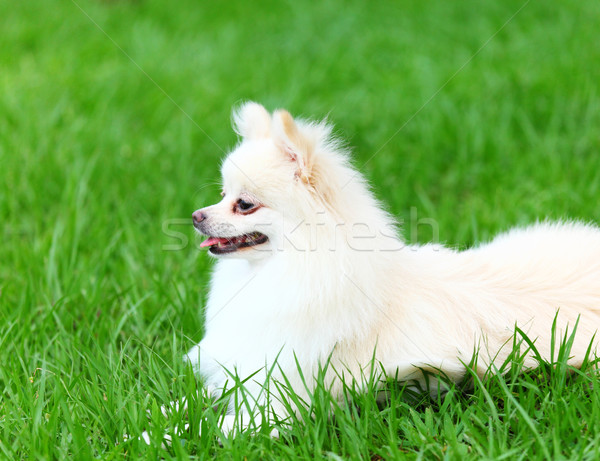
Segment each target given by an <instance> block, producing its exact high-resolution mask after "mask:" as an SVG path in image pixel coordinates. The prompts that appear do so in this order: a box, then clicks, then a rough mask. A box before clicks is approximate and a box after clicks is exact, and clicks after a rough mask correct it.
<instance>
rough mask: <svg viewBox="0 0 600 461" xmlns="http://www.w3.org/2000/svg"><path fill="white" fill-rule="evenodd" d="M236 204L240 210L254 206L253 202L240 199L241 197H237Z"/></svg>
mask: <svg viewBox="0 0 600 461" xmlns="http://www.w3.org/2000/svg"><path fill="white" fill-rule="evenodd" d="M237 205H238V208H239V209H240V210H241V211H248V210H250V209H252V208H254V203H251V202H246V201H245V200H242V199H239V200H238V201H237Z"/></svg>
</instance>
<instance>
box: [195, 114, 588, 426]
mask: <svg viewBox="0 0 600 461" xmlns="http://www.w3.org/2000/svg"><path fill="white" fill-rule="evenodd" d="M234 125H235V129H236V131H237V132H238V134H239V135H240V136H241V142H240V144H239V145H238V146H237V148H236V149H235V150H234V151H233V152H232V153H231V154H230V155H229V156H228V157H227V159H226V160H225V162H224V163H223V166H222V175H223V187H224V193H225V195H224V198H223V200H222V201H221V202H220V203H218V204H216V205H213V206H210V207H207V208H204V209H203V210H202V212H203V213H204V214H205V216H206V221H205V222H204V227H203V229H202V231H203V233H206V234H209V235H212V236H217V237H234V236H236V235H240V234H246V233H251V232H255V231H258V232H261V233H263V234H265V235H267V236H268V238H269V240H268V242H267V243H265V244H262V245H260V246H257V247H251V248H246V249H243V250H240V251H237V252H235V253H233V254H232V255H230V256H224V257H222V258H219V260H218V262H217V264H216V267H215V269H214V273H213V276H212V281H211V287H210V294H209V297H208V304H207V306H206V335H205V337H204V339H203V340H202V341H201V342H200V343H199V344H198V345H197V346H195V347H194V348H193V349H192V350H191V351H190V352H189V354H188V355H187V357H188V359H189V360H190V361H191V363H192V364H193V365H194V366H195V367H196V368H197V370H198V371H199V373H200V374H201V375H202V376H204V377H205V379H206V382H207V384H208V386H209V387H210V388H211V389H214V390H215V391H216V392H217V393H218V392H219V390H220V389H222V388H223V386H224V385H225V383H226V382H229V384H230V385H231V383H232V379H231V374H230V373H235V374H237V375H238V376H239V377H240V378H242V379H244V378H246V377H249V376H251V375H253V374H254V373H256V372H257V371H259V372H258V374H256V375H254V376H253V377H252V378H251V379H250V380H248V381H247V383H246V388H247V390H248V392H250V394H251V395H252V396H254V397H255V398H257V400H258V402H259V403H260V402H264V392H262V389H263V385H264V384H265V376H266V373H267V372H266V370H268V369H270V368H273V367H272V365H273V363H274V361H275V360H276V359H277V363H278V367H276V368H274V372H273V376H272V379H279V378H280V372H283V373H284V374H285V375H286V377H287V378H288V379H289V380H290V382H291V385H292V387H293V388H294V391H296V392H298V393H300V394H301V395H306V391H305V390H304V385H303V384H302V382H301V379H300V375H299V372H298V365H299V366H300V367H301V370H302V372H303V374H304V375H305V376H306V377H308V379H307V383H308V384H309V386H310V385H311V383H312V380H311V379H310V377H311V376H312V375H314V374H315V373H316V372H317V370H318V368H319V365H320V364H322V363H323V362H324V361H325V360H327V359H328V358H329V357H330V358H331V366H332V368H335V369H337V370H344V373H345V374H346V376H348V375H347V374H348V373H350V374H351V375H352V377H354V378H356V379H357V380H359V381H360V380H361V377H362V376H364V375H365V374H367V375H368V373H369V367H370V366H371V364H372V363H373V361H372V358H373V354H374V353H375V363H376V365H379V364H380V365H381V366H383V368H384V369H385V370H386V372H387V373H388V374H389V375H390V376H398V377H399V378H400V379H418V377H419V373H418V371H417V369H418V368H424V369H440V370H442V371H443V372H444V373H445V374H446V375H448V376H449V377H451V378H453V379H460V378H461V377H462V376H463V374H464V372H465V367H464V365H463V363H465V362H469V361H470V359H471V357H472V355H473V352H474V350H475V349H478V350H479V360H478V368H477V372H478V373H479V374H483V373H484V372H485V371H486V369H487V368H488V366H489V365H491V364H492V363H494V364H497V363H501V362H503V361H504V360H505V359H506V357H507V354H508V353H509V352H511V351H512V345H511V344H510V343H511V341H510V340H511V338H512V336H513V334H514V331H515V325H517V326H519V327H520V328H521V329H523V330H524V331H525V332H526V333H527V335H528V336H529V337H530V338H531V339H535V344H536V347H537V349H538V350H539V351H540V353H541V354H542V356H543V357H545V358H546V359H550V336H551V331H552V322H553V320H554V318H555V315H556V314H557V311H558V316H557V326H558V333H559V334H562V333H564V332H565V331H566V329H567V326H568V327H569V331H572V329H573V327H574V326H575V323H576V321H577V319H578V316H580V320H579V324H578V327H577V334H576V339H575V342H574V345H573V347H572V350H571V353H572V359H571V360H570V363H571V364H572V365H575V366H577V365H580V364H581V362H582V359H583V357H584V355H585V353H586V350H587V348H588V346H589V345H590V341H591V340H592V338H593V336H594V334H595V333H596V331H597V329H598V327H599V326H600V230H599V229H598V227H596V226H593V225H588V224H581V223H577V222H562V223H539V224H535V225H533V226H531V227H528V228H524V229H514V230H511V231H510V232H507V233H505V234H502V235H500V236H498V237H497V238H495V239H494V240H493V241H492V242H491V243H488V244H485V245H481V246H479V247H476V248H473V249H470V250H466V251H462V252H459V251H454V250H452V249H448V248H444V247H441V246H436V245H425V246H412V245H405V244H404V243H403V242H402V240H401V239H400V237H398V234H397V230H396V223H395V222H394V220H393V219H392V218H391V217H390V216H389V215H388V214H387V213H386V212H385V211H383V209H382V207H381V206H380V204H379V203H378V202H377V200H376V199H375V198H374V196H373V194H372V193H371V192H370V190H369V187H368V185H367V184H366V182H365V180H364V178H363V177H362V176H361V175H360V174H359V173H358V172H357V171H356V170H355V169H354V168H353V167H352V166H351V165H350V162H349V158H348V154H347V152H346V151H345V150H344V149H343V148H342V147H340V145H339V144H338V143H337V142H335V141H334V140H333V139H332V137H331V129H330V127H329V126H328V125H327V124H325V123H311V122H306V121H301V120H294V119H292V117H291V116H290V115H289V113H287V112H285V111H281V110H280V111H276V112H274V113H273V114H272V115H271V114H269V113H268V112H267V111H266V110H265V109H264V108H263V107H262V106H260V105H258V104H256V103H246V104H244V105H243V106H242V107H241V109H240V110H239V111H238V112H236V113H235V114H234ZM240 196H244V197H250V198H252V200H254V201H255V202H256V203H260V204H261V205H263V206H262V208H260V209H258V210H257V211H256V212H255V213H252V214H249V215H241V214H239V213H235V212H234V211H233V206H234V204H235V202H236V200H238V198H239V197H240ZM507 343H508V345H507ZM595 350H596V349H595V343H594V347H593V349H592V352H595ZM296 361H297V362H296ZM526 364H527V365H529V366H535V361H534V359H533V358H531V357H530V358H528V359H527V361H526ZM327 379H330V384H331V385H332V387H331V389H332V392H333V393H339V392H340V383H339V379H336V377H335V374H334V373H332V374H331V376H329V377H328V378H327ZM276 400H277V399H274V400H272V401H271V404H273V405H274V411H275V412H276V413H284V410H283V408H281V407H278V405H277V403H276ZM232 411H233V408H232ZM241 412H242V413H244V412H250V413H252V409H248V408H247V407H243V408H242V409H241ZM249 416H252V415H246V420H248V419H249V418H248V417H249ZM280 416H282V415H280ZM230 418H232V417H230ZM226 425H229V426H231V419H230V420H229V422H227V421H226Z"/></svg>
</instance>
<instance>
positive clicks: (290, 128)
mask: <svg viewBox="0 0 600 461" xmlns="http://www.w3.org/2000/svg"><path fill="white" fill-rule="evenodd" d="M271 129H272V136H273V140H274V141H275V144H276V145H277V146H278V147H279V148H280V149H281V150H282V152H283V153H284V154H286V155H287V156H288V158H289V159H290V160H291V161H292V162H295V163H296V167H297V169H296V177H297V178H300V179H301V180H302V181H303V182H305V183H306V184H309V183H310V182H311V181H310V178H311V169H312V156H313V151H314V146H313V145H312V143H311V142H310V140H309V139H307V137H305V136H304V135H303V134H302V132H301V131H300V129H299V128H298V125H297V124H296V122H295V121H294V119H293V118H292V116H291V115H290V113H289V112H287V111H285V110H281V109H280V110H276V111H275V112H274V113H273V123H272V128H271Z"/></svg>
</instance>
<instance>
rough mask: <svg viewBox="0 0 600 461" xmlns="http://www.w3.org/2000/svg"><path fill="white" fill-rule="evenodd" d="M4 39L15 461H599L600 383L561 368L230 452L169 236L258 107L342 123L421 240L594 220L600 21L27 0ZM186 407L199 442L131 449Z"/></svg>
mask: <svg viewBox="0 0 600 461" xmlns="http://www.w3.org/2000/svg"><path fill="white" fill-rule="evenodd" d="M523 5H525V6H524V7H523V8H522V10H521V11H520V12H519V13H518V14H517V15H516V16H515V17H514V18H513V19H512V20H511V21H509V22H508V24H506V26H505V27H503V28H502V26H503V25H504V24H505V23H506V22H507V20H509V19H510V18H511V16H512V15H513V14H514V13H515V12H517V11H518V10H519V8H521V7H522V6H523ZM78 6H79V7H80V8H79V7H78ZM82 10H83V11H82ZM84 12H85V14H84ZM92 21H93V22H92ZM94 23H96V24H97V25H98V26H99V27H100V28H101V29H102V30H103V31H104V32H105V33H103V32H102V31H101V30H100V28H99V27H97V26H96V25H95V24H94ZM500 29H501V30H500ZM0 30H2V33H1V34H0V220H1V225H0V232H1V236H2V239H1V241H0V457H4V458H7V459H22V458H28V459H56V458H72V459H88V458H92V457H98V458H102V459H115V458H131V459H135V458H138V457H147V458H149V459H155V458H157V457H163V458H165V459H170V458H171V457H173V458H188V457H197V458H202V457H205V458H206V457H216V458H221V459H231V458H233V459H241V458H243V457H247V459H259V458H262V459H279V458H298V457H304V458H330V459H340V458H343V459H348V458H350V459H358V458H361V459H368V458H372V459H381V458H384V459H390V458H396V457H397V458H403V457H407V458H410V459H412V458H420V459H436V458H437V459H468V458H472V459H475V458H490V459H491V458H494V459H501V458H503V457H504V458H509V459H519V458H520V459H535V458H538V459H543V458H547V457H551V458H555V459H558V458H569V459H598V457H599V456H600V435H598V434H600V415H599V413H600V405H599V403H600V402H599V400H600V380H599V378H598V376H596V375H595V374H593V373H578V372H575V373H571V374H567V373H566V371H565V370H564V367H557V368H556V369H554V368H552V367H545V368H543V369H541V370H540V371H539V372H538V373H529V374H525V375H521V374H519V373H518V371H519V370H518V366H514V367H513V368H515V369H514V370H512V371H510V372H509V373H508V374H507V376H506V377H505V378H501V377H492V378H490V380H489V382H486V383H485V384H484V385H481V384H480V383H477V382H476V383H475V385H474V389H473V390H471V391H466V390H463V389H462V388H461V387H460V386H458V387H453V388H452V389H451V390H450V392H449V393H448V394H447V395H446V396H445V397H443V396H440V397H438V398H429V397H424V396H423V395H421V396H416V397H413V398H412V399H408V398H407V395H406V393H407V391H406V390H403V389H402V388H401V387H399V386H392V389H391V391H390V397H389V399H390V402H389V404H388V405H377V403H376V401H375V396H374V395H373V393H367V394H365V395H361V396H359V395H354V396H353V403H352V404H351V405H341V406H336V407H335V408H334V418H333V419H332V420H327V418H326V416H325V408H327V407H328V405H329V403H330V402H328V401H327V395H326V393H324V392H322V391H319V390H318V391H317V395H316V396H315V399H314V402H313V415H314V416H315V419H314V420H312V419H311V417H310V416H309V413H307V414H305V415H300V417H298V418H297V420H295V421H293V422H292V424H291V425H290V426H289V427H287V428H285V429H284V430H283V431H282V438H281V439H280V440H275V439H271V438H269V437H267V436H266V435H265V434H263V433H261V434H259V435H257V436H254V437H251V436H248V435H242V436H240V437H239V438H237V439H235V440H224V441H223V446H222V447H221V446H220V445H219V443H218V441H217V437H216V435H217V434H218V428H217V424H216V419H215V416H214V414H213V413H212V410H210V409H207V406H208V405H209V403H208V402H206V401H204V399H203V398H200V400H201V401H198V397H195V394H196V392H197V389H198V387H199V384H198V383H197V381H196V379H195V378H194V377H193V376H192V374H191V372H190V370H188V369H186V368H185V367H184V366H183V364H182V363H181V356H182V354H183V353H184V352H185V351H186V350H187V349H188V348H189V347H190V346H191V345H192V344H193V343H195V342H197V341H199V340H200V339H201V338H202V334H203V327H202V317H201V306H202V302H203V299H204V297H205V295H206V286H207V283H208V280H209V267H210V262H209V261H208V258H207V257H206V256H205V255H204V254H200V252H199V251H197V249H196V244H197V243H198V242H197V240H195V237H194V234H193V232H192V229H191V226H190V225H189V224H185V221H177V220H180V219H183V220H188V219H189V216H190V214H191V212H192V211H193V210H195V209H196V208H198V207H200V206H201V205H203V204H206V203H210V202H212V201H214V200H215V199H216V197H217V192H218V185H217V183H218V165H219V163H218V162H219V159H220V158H221V157H222V156H223V151H225V152H226V151H227V150H228V149H229V148H231V146H233V145H234V144H235V136H234V134H233V133H232V131H231V129H230V126H229V125H230V123H229V122H230V109H231V107H232V106H233V105H235V104H237V103H239V102H240V101H242V100H247V99H253V100H257V101H260V102H262V103H264V104H265V105H266V106H267V107H268V108H270V109H274V108H277V107H286V108H288V109H289V110H290V111H291V112H292V113H294V114H300V115H304V116H311V117H316V118H321V117H325V116H329V118H330V119H331V120H332V121H333V122H335V124H336V127H337V132H338V133H339V134H340V135H342V136H343V137H345V138H347V139H348V140H349V143H350V144H351V145H352V146H353V147H354V148H355V159H356V165H357V166H358V167H359V169H360V170H361V171H362V172H364V174H365V175H366V176H367V177H368V179H369V180H370V181H371V182H372V184H373V185H374V188H375V191H376V193H377V195H378V196H379V197H380V198H381V199H382V200H383V201H385V202H386V203H387V205H388V206H389V209H390V211H391V212H392V213H393V214H395V215H396V216H397V217H398V219H401V220H403V221H404V222H405V223H406V226H405V231H404V232H405V234H406V237H407V238H409V240H413V241H414V240H418V241H421V242H424V241H427V240H428V239H430V238H431V232H430V231H429V230H428V227H427V226H417V228H416V229H417V231H418V232H416V233H414V232H413V233H411V232H410V229H411V224H412V225H413V228H414V222H415V219H420V218H425V217H426V218H432V219H435V221H436V222H437V223H438V225H439V230H440V238H441V240H442V241H444V242H447V243H448V244H450V245H453V246H458V247H465V246H469V245H472V244H473V243H474V242H476V241H480V240H485V239H488V238H490V237H491V236H492V235H493V234H494V233H496V232H498V231H500V230H503V229H506V228H508V227H509V226H511V225H516V224H524V223H530V222H533V221H535V220H536V219H538V218H543V217H546V216H548V217H551V218H564V217H570V218H577V219H583V220H595V219H597V218H598V215H599V212H600V205H599V201H598V197H600V155H599V154H600V135H599V129H600V87H599V85H598V82H599V81H600V47H598V46H597V38H598V34H597V31H598V30H600V5H599V4H598V3H597V2H593V1H570V0H566V1H562V2H558V1H556V2H552V1H551V2H541V1H539V0H531V1H530V2H528V3H525V1H512V0H509V1H504V2H476V1H471V0H468V1H464V2H444V1H441V0H434V1H431V2H420V1H416V0H415V1H407V2H402V3H395V4H392V3H391V2H382V1H374V2H359V1H350V2H342V1H341V0H340V1H337V0H336V1H333V0H326V1H322V2H315V3H309V2H304V1H298V2H293V1H284V2H276V1H265V2H241V1H234V2H206V3H202V4H200V3H198V2H192V1H188V0H182V1H178V2H158V1H143V0H139V1H131V2H128V1H116V0H115V1H92V0H81V1H79V0H77V2H76V3H74V2H71V1H68V0H59V1H57V2H52V3H49V2H42V1H37V0H32V1H27V2H1V3H0ZM109 37H110V38H109ZM488 39H489V42H487V41H488ZM486 42H487V44H486ZM484 44H485V46H483V48H481V47H482V45H484ZM116 45H118V46H116ZM480 48H481V49H480ZM478 50H480V51H479V52H478V53H477V55H476V56H475V57H473V58H472V59H470V58H471V57H472V56H473V55H474V54H475V53H476V52H477V51H478ZM128 56H129V57H128ZM142 69H143V70H142ZM440 89H441V90H440ZM438 90H440V91H439V92H438ZM167 95H168V96H167ZM432 96H433V98H432ZM209 136H210V137H209ZM375 153H376V155H375V156H373V154H375ZM411 208H413V210H416V212H417V215H416V216H417V217H416V218H415V215H414V212H413V215H411ZM411 216H412V217H411ZM172 220H174V221H172ZM165 223H171V224H169V225H170V226H171V227H170V229H171V230H176V231H178V232H181V233H182V234H183V235H184V236H185V237H186V238H187V239H188V241H189V243H188V245H186V246H185V248H184V249H182V250H179V251H167V250H166V249H165V245H170V244H173V243H174V239H173V238H172V237H170V236H169V235H168V234H167V233H165V232H164V229H163V225H164V224H165ZM517 363H518V361H517ZM556 370H558V371H556ZM349 392H350V394H352V392H351V391H349ZM183 396H188V398H194V399H195V401H196V402H197V405H195V406H194V409H193V410H192V411H190V414H189V415H188V418H189V421H190V422H191V423H192V426H193V427H196V428H197V427H198V426H199V425H202V430H203V436H202V437H201V438H199V437H190V436H187V438H186V443H185V444H183V445H182V444H180V443H175V444H174V445H173V447H172V448H171V449H170V450H167V451H165V450H162V449H160V448H158V446H154V447H147V446H145V445H144V444H142V443H139V442H138V441H137V440H135V439H134V440H132V441H130V442H128V443H123V441H122V438H123V435H124V434H125V433H128V434H138V433H140V432H141V431H142V430H143V428H145V427H148V425H149V424H151V425H152V427H162V426H164V427H165V428H169V427H171V428H172V427H174V426H175V425H177V424H178V423H180V422H181V420H182V419H183V418H184V415H183V414H179V413H177V414H174V415H172V416H171V417H170V418H168V419H165V418H161V417H160V416H159V415H158V413H157V408H158V407H159V406H160V405H163V404H165V403H168V402H169V401H171V400H173V399H177V398H181V397H183ZM148 410H150V412H151V413H152V412H153V417H152V421H151V422H148V418H147V411H148ZM202 417H204V421H205V422H201V419H202Z"/></svg>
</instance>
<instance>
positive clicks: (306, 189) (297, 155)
mask: <svg viewBox="0 0 600 461" xmlns="http://www.w3.org/2000/svg"><path fill="white" fill-rule="evenodd" d="M233 119H234V129H235V130H236V132H237V133H238V134H239V135H240V136H241V142H240V144H239V145H238V146H237V148H236V149H235V150H234V151H233V152H231V153H230V154H229V155H228V157H227V158H226V159H225V161H224V163H223V165H222V168H221V173H222V178H223V192H222V196H223V199H222V200H221V201H220V202H219V203H217V204H215V205H212V206H209V207H206V208H202V209H200V210H197V211H195V212H194V214H193V221H194V226H195V227H196V229H197V230H198V231H200V232H201V233H202V234H204V235H207V236H208V237H209V238H208V239H206V240H205V241H204V242H203V243H202V245H201V246H202V247H208V249H209V251H210V253H211V254H213V255H215V256H226V255H228V256H235V257H242V258H248V259H250V258H252V259H254V258H261V257H264V256H267V255H269V254H271V253H272V252H273V251H275V250H278V249H282V248H284V247H285V243H286V242H287V243H292V244H293V245H298V244H299V245H302V244H303V242H302V240H303V239H305V237H306V234H307V232H304V230H303V229H302V227H303V223H307V222H312V221H314V216H315V215H318V214H319V213H324V212H325V211H324V210H325V209H326V208H328V207H331V206H335V205H334V204H333V203H332V202H333V196H334V195H335V194H334V192H333V191H334V189H335V188H338V189H339V188H340V186H339V184H337V183H336V181H338V178H339V174H337V175H336V174H335V173H333V172H332V171H331V170H335V167H334V165H333V163H337V164H338V166H340V165H345V162H346V160H345V158H346V157H345V154H343V152H342V151H340V150H339V149H336V146H335V145H334V142H333V141H331V139H330V132H331V130H330V128H329V127H328V126H327V125H326V124H325V123H309V122H304V121H296V120H294V119H293V118H292V116H291V115H290V114H289V113H288V112H286V111H284V110H277V111H275V112H274V113H273V114H272V115H271V114H269V113H268V112H267V111H266V110H265V108H264V107H262V106H261V105H259V104H256V103H252V102H249V103H246V104H244V105H243V106H242V107H241V108H240V109H239V110H238V111H236V112H234V115H233ZM336 157H338V159H337V160H338V161H337V162H336ZM338 169H339V168H338ZM328 172H329V173H328ZM330 173H332V174H333V175H332V174H330ZM328 175H329V176H328Z"/></svg>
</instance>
